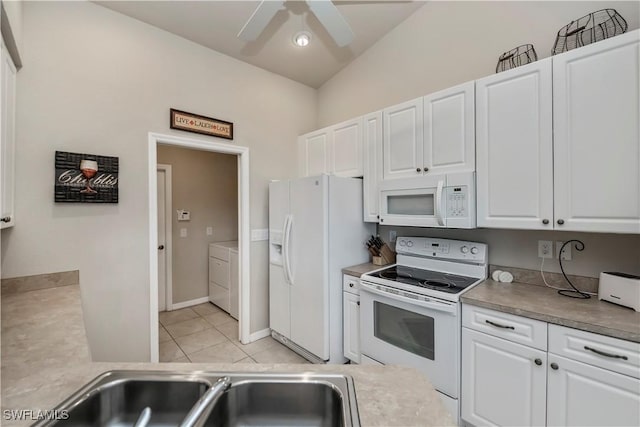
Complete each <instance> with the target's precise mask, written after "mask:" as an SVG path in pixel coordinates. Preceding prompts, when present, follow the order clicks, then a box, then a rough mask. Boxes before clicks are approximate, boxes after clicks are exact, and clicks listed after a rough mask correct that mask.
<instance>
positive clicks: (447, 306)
mask: <svg viewBox="0 0 640 427" xmlns="http://www.w3.org/2000/svg"><path fill="white" fill-rule="evenodd" d="M360 291H365V292H369V293H371V294H374V295H379V296H382V297H385V298H389V299H392V300H395V301H400V302H404V303H407V304H413V305H417V306H418V307H424V308H430V309H432V310H436V311H443V312H445V313H451V314H456V312H457V310H458V307H457V304H455V303H446V302H432V301H431V300H430V301H422V300H417V299H413V298H408V297H405V296H402V295H396V294H392V293H390V292H385V291H381V290H379V289H376V288H374V287H373V286H371V285H369V284H368V283H365V282H360ZM425 298H429V297H425Z"/></svg>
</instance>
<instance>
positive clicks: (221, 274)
mask: <svg viewBox="0 0 640 427" xmlns="http://www.w3.org/2000/svg"><path fill="white" fill-rule="evenodd" d="M209 280H210V281H212V282H215V283H217V284H218V285H219V286H222V287H223V288H225V289H229V263H228V262H227V261H221V260H219V259H218V258H213V257H209Z"/></svg>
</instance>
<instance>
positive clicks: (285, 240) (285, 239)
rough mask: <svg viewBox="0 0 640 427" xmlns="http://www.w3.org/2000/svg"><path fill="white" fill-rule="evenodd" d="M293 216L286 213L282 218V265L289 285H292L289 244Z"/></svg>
mask: <svg viewBox="0 0 640 427" xmlns="http://www.w3.org/2000/svg"><path fill="white" fill-rule="evenodd" d="M292 225H293V216H291V215H287V216H286V218H285V220H284V236H282V266H283V267H284V268H283V270H284V277H285V280H286V281H287V283H288V284H289V285H293V274H292V273H291V258H290V255H289V254H290V253H291V252H290V251H289V244H290V242H291V227H292Z"/></svg>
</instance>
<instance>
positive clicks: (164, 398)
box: [36, 372, 210, 427]
mask: <svg viewBox="0 0 640 427" xmlns="http://www.w3.org/2000/svg"><path fill="white" fill-rule="evenodd" d="M209 387H210V382H209V381H207V380H205V379H202V378H189V377H188V376H176V375H174V376H164V375H149V376H146V377H144V378H129V377H128V376H127V375H124V374H123V373H121V372H111V373H108V375H101V376H100V377H98V378H96V380H94V381H92V382H91V383H89V384H88V385H87V386H85V387H84V388H83V389H81V390H79V391H78V393H76V394H75V395H74V396H72V398H70V399H68V400H67V401H65V402H63V403H62V404H61V405H60V408H59V409H60V410H61V409H65V410H67V411H68V414H69V417H68V418H67V419H66V420H58V421H57V422H55V423H53V424H43V425H56V426H104V427H119V426H133V425H134V424H135V422H136V420H137V419H138V417H139V416H140V414H141V413H142V411H143V410H144V409H145V408H146V407H149V408H151V417H150V419H149V424H148V425H149V426H177V425H179V424H180V422H181V421H182V420H183V419H184V418H185V416H186V415H187V414H188V413H189V410H190V409H191V408H192V407H193V405H194V403H195V402H196V401H197V400H198V399H199V398H200V397H201V396H202V395H203V394H204V393H205V392H206V391H207V389H208V388H209ZM36 425H40V424H36Z"/></svg>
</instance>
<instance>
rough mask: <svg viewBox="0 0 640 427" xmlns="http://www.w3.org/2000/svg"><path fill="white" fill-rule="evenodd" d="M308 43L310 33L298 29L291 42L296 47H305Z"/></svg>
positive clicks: (309, 41)
mask: <svg viewBox="0 0 640 427" xmlns="http://www.w3.org/2000/svg"><path fill="white" fill-rule="evenodd" d="M309 43H311V33H309V32H308V31H298V32H297V33H296V34H295V35H294V36H293V44H295V45H296V46H298V47H305V46H307V45H308V44H309Z"/></svg>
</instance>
